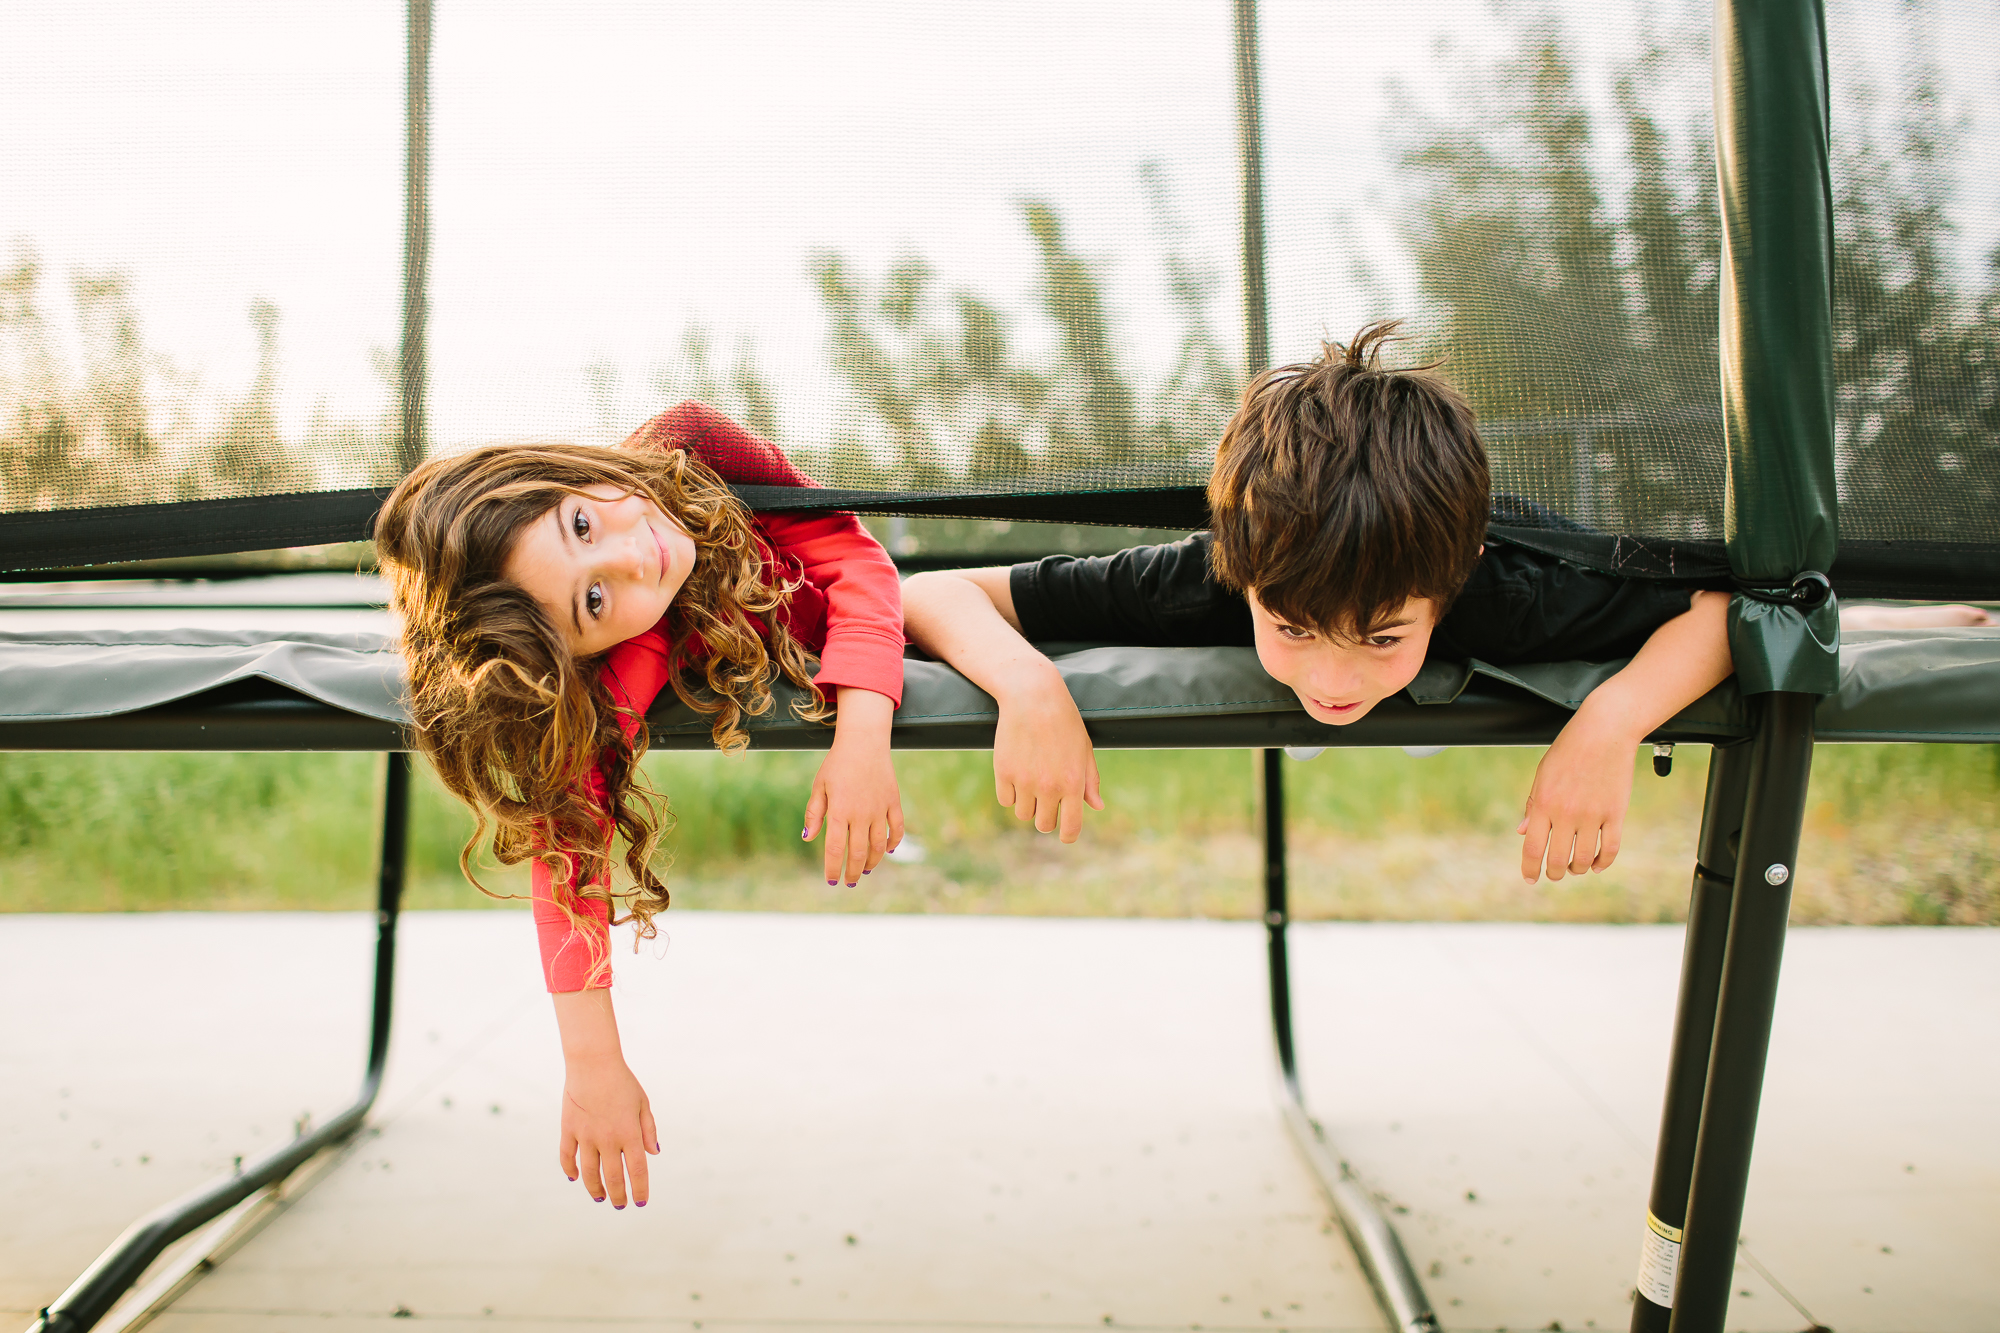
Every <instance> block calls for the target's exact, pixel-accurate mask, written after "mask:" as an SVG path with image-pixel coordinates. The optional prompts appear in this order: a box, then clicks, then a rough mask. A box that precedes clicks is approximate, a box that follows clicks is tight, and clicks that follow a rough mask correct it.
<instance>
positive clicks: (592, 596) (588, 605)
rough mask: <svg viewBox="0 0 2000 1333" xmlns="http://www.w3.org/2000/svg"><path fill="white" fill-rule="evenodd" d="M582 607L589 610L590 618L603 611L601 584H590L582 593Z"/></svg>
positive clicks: (594, 617)
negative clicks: (587, 589)
mask: <svg viewBox="0 0 2000 1333" xmlns="http://www.w3.org/2000/svg"><path fill="white" fill-rule="evenodd" d="M583 609H584V610H586V611H588V612H590V618H591V619H592V620H595V619H597V617H598V616H599V615H600V614H602V613H603V611H604V585H603V584H601V583H593V584H591V585H590V590H589V591H588V592H586V593H584V595H583Z"/></svg>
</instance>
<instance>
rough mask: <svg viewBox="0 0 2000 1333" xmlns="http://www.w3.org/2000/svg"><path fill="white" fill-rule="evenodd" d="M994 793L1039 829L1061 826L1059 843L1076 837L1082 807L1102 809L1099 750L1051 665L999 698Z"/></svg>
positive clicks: (1081, 829) (994, 762)
mask: <svg viewBox="0 0 2000 1333" xmlns="http://www.w3.org/2000/svg"><path fill="white" fill-rule="evenodd" d="M1023 674H1024V675H1026V674H1027V673H1023ZM993 794H994V796H995V798H996V799H998V800H999V802H1000V804H1002V805H1008V806H1012V807H1013V808H1014V817H1015V818H1016V819H1020V820H1024V821H1025V820H1033V821H1034V825H1035V829H1036V831H1037V832H1039V833H1050V832H1056V831H1057V830H1058V829H1060V833H1059V834H1058V836H1059V837H1060V838H1061V840H1062V841H1063V842H1075V841H1076V839H1077V835H1078V834H1079V833H1081V832H1082V831H1083V807H1084V806H1086V805H1088V806H1089V807H1090V808H1091V809H1093V810H1102V809H1103V808H1104V798H1103V797H1102V796H1100V795H1099V794H1098V790H1097V752H1096V750H1095V749H1093V748H1092V746H1091V744H1090V733H1089V732H1088V731H1086V730H1085V729H1084V725H1083V715H1082V714H1081V713H1079V712H1078V711H1077V708H1076V700H1075V699H1073V698H1071V697H1070V692H1069V687H1068V686H1067V685H1065V684H1064V683H1063V679H1062V676H1061V675H1060V674H1059V673H1058V672H1056V670H1055V669H1054V668H1053V667H1050V668H1049V670H1048V672H1047V674H1046V678H1045V679H1024V680H1023V681H1022V683H1021V684H1020V685H1019V686H1018V687H1017V688H1016V689H1013V690H1010V691H1008V693H1007V695H1006V696H1005V697H1004V698H1002V699H1001V700H1000V725H999V728H998V729H997V730H996V731H995V732H994V736H993Z"/></svg>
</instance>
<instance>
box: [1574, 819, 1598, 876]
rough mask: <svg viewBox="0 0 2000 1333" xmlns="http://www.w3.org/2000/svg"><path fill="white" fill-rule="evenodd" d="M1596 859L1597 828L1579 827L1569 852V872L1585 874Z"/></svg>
mask: <svg viewBox="0 0 2000 1333" xmlns="http://www.w3.org/2000/svg"><path fill="white" fill-rule="evenodd" d="M1596 859H1597V830H1596V829H1584V828H1580V829H1578V830H1576V834H1575V837H1574V840H1573V841H1572V843H1571V851H1570V854H1569V873H1570V874H1572V875H1587V874H1589V873H1590V866H1591V863H1592V862H1593V861H1595V860H1596Z"/></svg>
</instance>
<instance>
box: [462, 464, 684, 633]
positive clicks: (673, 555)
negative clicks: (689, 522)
mask: <svg viewBox="0 0 2000 1333" xmlns="http://www.w3.org/2000/svg"><path fill="white" fill-rule="evenodd" d="M693 568H694V538H692V537H690V536H689V535H688V534H687V530H686V529H684V528H682V527H681V525H680V524H678V523H676V522H674V521H673V520H672V519H670V518H668V517H667V516H666V514H664V513H663V512H661V510H660V507H659V506H658V505H656V504H654V503H653V501H652V500H651V499H650V498H648V497H647V496H645V495H643V494H638V495H628V494H626V493H624V492H623V491H621V490H619V489H618V488H617V487H616V486H609V485H599V486H589V487H586V488H584V489H583V490H581V491H579V492H577V493H576V494H574V495H568V496H564V497H563V500H562V503H561V504H558V505H557V506H556V507H555V508H554V509H551V510H550V511H549V512H548V513H546V514H544V515H542V516H541V517H540V518H538V519H536V520H535V521H534V522H532V523H530V524H528V526H526V527H525V528H522V529H521V534H520V536H518V537H516V538H515V539H514V549H513V551H512V553H510V554H509V555H508V557H507V564H506V567H505V568H504V569H503V570H502V571H501V572H502V573H503V574H504V575H505V577H506V579H507V581H508V582H510V583H512V584H514V585H515V586H516V587H518V588H520V589H521V590H522V591H524V592H526V593H527V594H528V595H529V596H530V597H532V598H534V599H535V601H536V602H538V603H540V605H541V608H542V610H543V611H545V612H547V613H548V616H549V619H550V620H552V621H554V622H555V624H556V625H557V626H558V627H559V628H560V629H561V630H562V632H563V635H564V637H566V638H567V639H568V640H569V647H570V652H572V653H573V654H575V655H576V656H577V657H594V656H596V655H597V654H598V653H601V652H603V651H604V650H605V649H607V648H609V647H611V646H612V645H613V644H619V643H623V642H625V640H627V639H630V638H633V637H635V636H637V635H640V634H643V633H645V632H646V631H647V630H649V629H651V628H652V627H653V626H654V624H655V623H657V622H658V621H659V619H660V617H661V616H663V615H665V614H666V613H667V607H668V606H669V605H671V604H672V603H673V600H674V594H675V593H677V592H679V591H680V590H681V585H682V584H683V583H686V582H687V576H688V572H689V571H690V570H692V569H693Z"/></svg>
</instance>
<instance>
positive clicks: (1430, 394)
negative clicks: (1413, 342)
mask: <svg viewBox="0 0 2000 1333" xmlns="http://www.w3.org/2000/svg"><path fill="white" fill-rule="evenodd" d="M1397 327H1398V324H1397V322H1395V321H1383V322H1379V323H1374V324H1370V325H1369V326H1368V327H1366V328H1364V329H1362V330H1361V332H1359V333H1357V334H1355V335H1354V340H1353V341H1352V342H1350V343H1348V344H1347V345H1346V346H1345V347H1342V346H1341V345H1339V344H1338V343H1328V344H1326V345H1325V348H1324V350H1323V351H1322V353H1321V355H1320V357H1319V359H1318V360H1316V361H1312V362H1309V363H1306V364H1304V365H1295V366H1280V367H1278V368H1277V369H1275V370H1268V371H1266V372H1264V373H1263V374H1262V375H1259V376H1258V377H1257V379H1256V380H1255V381H1254V382H1253V383H1252V384H1251V385H1250V387H1249V388H1248V389H1246V390H1244V393H1243V404H1242V406H1241V407H1239V408H1238V409H1237V411H1236V415H1235V417H1234V418H1232V419H1231V421H1230V423H1229V426H1228V428H1227V429H1226V430H1224V431H1223V433H1222V443H1221V445H1220V446H1219V447H1218V448H1217V450H1216V454H1215V470H1214V471H1213V472H1211V473H1210V474H1209V479H1208V505H1209V511H1210V514H1211V516H1212V521H1213V525H1214V528H1215V544H1214V546H1213V547H1212V548H1211V552H1210V560H1211V561H1212V562H1213V565H1214V569H1215V575H1216V577H1217V578H1218V579H1220V580H1221V581H1222V582H1223V583H1224V584H1225V585H1227V586H1228V587H1231V588H1234V589H1236V590H1238V591H1242V590H1244V589H1247V588H1254V589H1256V592H1257V600H1258V601H1259V602H1261V603H1263V604H1264V606H1265V607H1267V608H1268V609H1269V610H1270V611H1271V612H1272V614H1274V615H1276V616H1278V617H1279V618H1280V619H1282V620H1284V621H1285V622H1286V623H1288V624H1293V625H1297V626H1299V627H1300V628H1302V629H1311V630H1315V631H1317V632H1319V633H1322V634H1332V635H1336V636H1341V637H1355V638H1359V637H1360V636H1362V635H1364V634H1366V633H1368V631H1369V630H1371V629H1373V628H1374V627H1376V626H1377V625H1380V624H1381V623H1383V622H1384V621H1385V620H1387V619H1388V618H1389V617H1391V616H1393V615H1394V614H1395V613H1396V612H1397V611H1398V610H1400V609H1401V608H1402V605H1403V603H1404V601H1406V600H1407V599H1409V598H1411V597H1426V598H1429V599H1431V600H1432V601H1434V602H1436V603H1437V607H1438V613H1439V614H1440V615H1442V614H1443V613H1444V611H1445V609H1446V608H1447V607H1449V606H1450V605H1451V603H1452V600H1453V599H1454V598H1456V597H1457V596H1458V592H1459V589H1461V588H1463V587H1464V586H1465V581H1466V579H1467V578H1469V577H1470V576H1471V574H1472V568H1473V566H1474V564H1475V563H1477V561H1478V559H1479V544H1480V542H1481V541H1482V540H1484V538H1485V535H1486V519H1487V503H1488V494H1489V492H1490V490H1491V480H1490V478H1489V475H1488V472H1487V466H1486V449H1485V447H1484V446H1483V445H1481V444H1480V442H1479V430H1478V427H1477V426H1476V425H1475V424H1474V422H1473V415H1472V408H1471V407H1470V405H1468V404H1467V403H1466V401H1465V399H1464V397H1462V396H1461V395H1460V394H1459V392H1458V391H1457V390H1456V389H1454V388H1452V387H1451V386H1450V385H1449V384H1447V383H1445V382H1444V380H1443V379H1441V378H1439V377H1438V376H1436V375H1434V374H1431V373H1430V371H1431V369H1432V367H1430V366H1423V367H1419V368H1416V369H1412V370H1384V369H1382V367H1381V352H1382V344H1383V343H1384V342H1387V341H1389V340H1390V339H1391V337H1392V336H1393V335H1394V334H1395V332H1396V329H1397Z"/></svg>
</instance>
